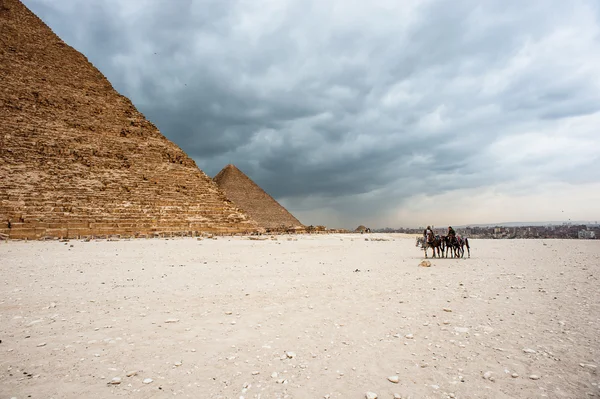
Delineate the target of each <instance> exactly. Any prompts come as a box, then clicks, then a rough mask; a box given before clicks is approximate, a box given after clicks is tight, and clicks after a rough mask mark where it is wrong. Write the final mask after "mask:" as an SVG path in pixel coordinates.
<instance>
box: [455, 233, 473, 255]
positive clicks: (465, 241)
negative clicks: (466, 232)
mask: <svg viewBox="0 0 600 399" xmlns="http://www.w3.org/2000/svg"><path fill="white" fill-rule="evenodd" d="M457 242H458V246H459V247H460V257H461V258H464V257H465V246H466V247H467V253H468V254H469V258H470V257H471V247H470V246H469V238H467V237H464V238H463V237H460V236H459V237H457Z"/></svg>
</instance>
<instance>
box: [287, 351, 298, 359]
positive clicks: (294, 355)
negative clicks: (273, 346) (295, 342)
mask: <svg viewBox="0 0 600 399" xmlns="http://www.w3.org/2000/svg"><path fill="white" fill-rule="evenodd" d="M285 355H286V356H287V358H288V359H293V358H295V357H296V353H295V352H285Z"/></svg>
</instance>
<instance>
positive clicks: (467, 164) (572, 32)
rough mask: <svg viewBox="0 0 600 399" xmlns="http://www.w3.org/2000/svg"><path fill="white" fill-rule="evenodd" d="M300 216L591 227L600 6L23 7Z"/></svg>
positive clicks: (62, 2) (325, 0) (595, 215)
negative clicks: (576, 222)
mask: <svg viewBox="0 0 600 399" xmlns="http://www.w3.org/2000/svg"><path fill="white" fill-rule="evenodd" d="M24 3H25V4H26V5H27V6H28V7H29V8H30V9H31V10H32V11H34V12H35V13H36V14H37V15H38V16H39V17H41V18H42V19H43V20H44V21H45V22H46V23H47V24H48V25H49V26H50V27H51V28H52V29H53V30H54V32H56V33H57V34H58V35H59V36H60V37H61V38H62V39H63V40H65V41H66V42H67V43H68V44H70V45H71V46H73V47H75V48H76V49H78V50H79V51H81V52H82V53H84V54H85V55H86V56H87V57H88V59H89V60H90V61H91V62H92V63H93V64H94V65H95V66H96V67H98V68H99V69H100V71H102V73H104V75H105V76H106V77H107V78H108V79H109V80H110V81H111V82H112V84H113V85H114V87H115V88H116V89H117V90H118V91H119V92H120V93H122V94H124V95H126V96H128V97H129V98H130V99H131V100H132V101H133V103H134V104H135V105H136V106H137V108H138V109H139V110H140V111H141V112H142V113H144V115H145V116H146V117H147V118H148V119H149V120H151V121H152V122H154V123H155V124H156V125H157V126H158V127H159V129H160V130H161V132H162V133H163V134H164V135H165V136H166V137H167V138H169V139H170V140H172V141H173V142H175V143H176V144H177V145H179V146H180V147H181V148H182V149H183V150H184V151H185V152H186V153H187V154H188V155H190V156H191V157H192V158H193V159H194V160H195V161H196V163H197V164H198V166H199V167H200V168H201V169H202V170H204V171H205V172H206V173H207V174H209V175H210V176H211V177H212V176H214V175H215V174H216V173H217V172H218V171H219V170H220V169H221V168H222V167H224V166H225V165H226V164H228V163H233V164H235V165H237V166H238V167H239V168H240V169H241V170H242V171H244V172H245V173H246V174H247V175H248V176H250V178H252V179H253V180H254V181H255V182H256V183H257V184H259V185H260V186H261V187H263V188H264V189H265V190H266V191H267V192H268V193H269V194H271V195H272V196H273V197H275V198H276V199H277V200H279V201H280V202H281V203H282V204H283V205H284V206H286V207H287V208H288V209H289V210H290V211H291V212H292V213H293V214H294V215H296V216H297V217H298V218H299V219H300V221H301V222H303V223H305V224H325V225H327V226H328V227H346V228H355V227H356V226H357V225H359V224H364V225H367V226H370V227H374V228H375V227H386V226H389V227H399V226H415V227H416V226H422V225H426V224H434V225H436V226H441V225H448V224H454V225H463V224H469V223H492V222H507V221H547V220H568V219H572V220H592V221H594V220H600V169H599V166H600V2H598V1H597V0H589V1H576V0H573V1H564V0H539V1H535V0H528V1H506V0H498V1H491V0H486V1H475V0H473V1H461V0H453V1H431V0H423V1H421V0H403V1H399V0H371V1H364V0H127V1H122V0H85V1H82V0H24Z"/></svg>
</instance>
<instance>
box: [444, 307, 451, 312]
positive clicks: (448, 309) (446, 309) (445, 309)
mask: <svg viewBox="0 0 600 399" xmlns="http://www.w3.org/2000/svg"><path fill="white" fill-rule="evenodd" d="M443 310H444V312H449V313H451V312H452V309H450V308H444V309H443Z"/></svg>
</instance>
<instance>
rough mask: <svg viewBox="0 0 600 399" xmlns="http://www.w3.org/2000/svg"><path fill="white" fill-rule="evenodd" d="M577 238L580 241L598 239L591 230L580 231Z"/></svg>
mask: <svg viewBox="0 0 600 399" xmlns="http://www.w3.org/2000/svg"><path fill="white" fill-rule="evenodd" d="M577 238H579V239H580V240H593V239H595V238H596V233H595V232H593V231H591V230H579V233H577Z"/></svg>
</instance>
